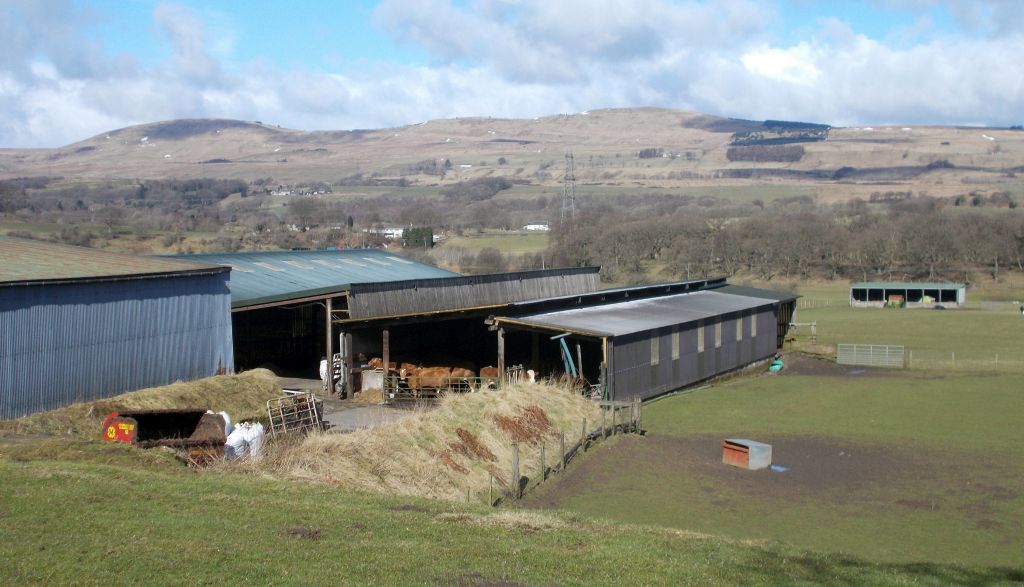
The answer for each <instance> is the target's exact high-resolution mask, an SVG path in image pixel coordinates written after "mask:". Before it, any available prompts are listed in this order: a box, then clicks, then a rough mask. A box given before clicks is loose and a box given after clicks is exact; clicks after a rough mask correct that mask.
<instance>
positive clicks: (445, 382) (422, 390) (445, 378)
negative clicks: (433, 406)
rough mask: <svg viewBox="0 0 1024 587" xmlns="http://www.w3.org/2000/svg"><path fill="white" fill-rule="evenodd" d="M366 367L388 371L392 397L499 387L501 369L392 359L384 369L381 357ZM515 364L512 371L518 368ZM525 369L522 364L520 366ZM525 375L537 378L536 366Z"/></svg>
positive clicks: (435, 395)
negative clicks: (534, 370) (416, 362)
mask: <svg viewBox="0 0 1024 587" xmlns="http://www.w3.org/2000/svg"><path fill="white" fill-rule="evenodd" d="M366 368H368V369H375V370H381V371H385V377H384V387H385V392H386V393H388V394H393V396H392V397H396V398H398V397H410V398H417V399H418V398H432V397H438V396H439V395H442V394H445V393H451V392H454V393H465V392H471V391H477V390H480V389H496V388H497V387H498V380H499V375H500V373H499V371H498V368H497V367H493V366H487V367H481V368H480V371H479V373H477V371H474V370H473V365H452V366H447V365H431V366H424V365H417V364H415V363H405V362H395V361H389V362H388V365H387V369H386V370H385V369H384V360H383V359H381V358H380V357H374V358H372V359H370V360H369V361H368V362H367V364H366ZM516 369H517V368H513V369H512V371H516ZM518 371H519V372H523V370H522V367H521V366H520V367H518ZM524 373H525V374H526V376H525V378H526V379H527V380H529V381H534V372H533V370H527V371H525V372H524Z"/></svg>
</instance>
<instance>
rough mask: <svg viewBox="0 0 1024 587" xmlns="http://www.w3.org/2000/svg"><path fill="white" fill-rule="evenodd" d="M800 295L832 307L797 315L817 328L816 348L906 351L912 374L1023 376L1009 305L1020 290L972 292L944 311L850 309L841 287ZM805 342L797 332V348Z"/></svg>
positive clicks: (1017, 323) (1015, 313)
mask: <svg viewBox="0 0 1024 587" xmlns="http://www.w3.org/2000/svg"><path fill="white" fill-rule="evenodd" d="M800 293H801V295H804V296H805V297H807V298H813V299H815V300H830V301H831V303H832V305H831V306H829V307H821V308H805V309H801V310H798V312H797V316H796V318H795V320H796V321H798V322H816V323H817V338H818V342H819V343H824V344H829V345H834V344H837V343H864V344H894V345H904V346H906V347H907V348H908V349H910V351H911V353H912V363H911V366H912V367H914V368H915V369H917V368H931V369H940V370H951V369H971V370H982V371H990V370H996V371H1005V370H1014V371H1018V372H1020V371H1024V344H1022V343H1024V337H1022V335H1021V332H1022V328H1024V318H1022V317H1021V316H1020V308H1019V306H1016V305H1014V304H1012V303H1011V302H1010V301H1009V300H1010V299H1021V300H1024V289H1013V288H1012V287H1009V288H1008V287H1000V288H998V289H997V288H989V289H983V290H981V291H980V292H978V291H975V290H973V289H972V290H970V291H969V292H968V295H967V299H968V303H967V307H966V308H963V309H958V310H945V311H935V310H920V309H915V310H897V309H876V308H851V307H850V306H849V305H848V304H847V297H846V296H847V286H846V285H845V284H833V285H815V286H811V287H804V288H801V290H800ZM997 300H1001V301H997ZM809 338H810V329H809V328H806V327H802V328H798V329H797V340H798V341H799V342H800V343H805V344H806V343H809Z"/></svg>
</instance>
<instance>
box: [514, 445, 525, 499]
mask: <svg viewBox="0 0 1024 587" xmlns="http://www.w3.org/2000/svg"><path fill="white" fill-rule="evenodd" d="M512 483H513V484H514V485H513V486H512V491H513V492H514V493H513V495H515V496H516V499H519V498H520V497H522V496H523V495H522V494H521V493H520V492H519V443H518V442H513V443H512Z"/></svg>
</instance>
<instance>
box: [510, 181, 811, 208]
mask: <svg viewBox="0 0 1024 587" xmlns="http://www.w3.org/2000/svg"><path fill="white" fill-rule="evenodd" d="M817 193H818V188H816V187H814V186H808V185H789V184H778V185H776V184H771V185H743V184H737V185H712V186H682V187H672V188H663V187H649V186H637V185H632V184H628V183H626V184H624V185H610V184H606V185H589V184H581V183H579V182H577V184H576V197H577V198H595V199H597V198H609V197H616V196H652V195H662V194H672V195H690V196H694V197H697V198H700V197H703V196H711V197H714V198H722V199H726V200H731V201H733V202H737V203H751V202H753V201H754V200H761V201H763V202H765V203H768V202H772V201H775V200H780V199H783V198H790V197H794V196H811V197H814V196H816V195H817ZM540 196H545V197H547V198H548V199H549V200H550V199H551V198H561V197H562V186H561V185H515V186H513V187H512V188H511V189H508V190H505V191H503V192H500V193H499V194H498V195H497V196H496V198H505V199H532V198H537V197H540ZM694 205H695V204H694Z"/></svg>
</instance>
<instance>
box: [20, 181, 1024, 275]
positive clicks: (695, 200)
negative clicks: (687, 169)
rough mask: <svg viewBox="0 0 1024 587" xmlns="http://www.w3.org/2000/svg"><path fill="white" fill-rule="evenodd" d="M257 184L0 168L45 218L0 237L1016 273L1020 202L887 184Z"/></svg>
mask: <svg viewBox="0 0 1024 587" xmlns="http://www.w3.org/2000/svg"><path fill="white" fill-rule="evenodd" d="M268 181H270V180H261V181H259V182H253V183H249V184H247V183H246V182H241V181H236V180H221V179H199V180H146V181H134V182H108V183H94V184H88V185H78V184H70V185H69V184H68V183H67V182H64V181H61V180H60V179H59V178H25V179H16V180H7V181H2V182H0V221H2V220H3V219H4V218H6V219H10V220H17V221H19V222H20V223H21V224H20V225H19V226H23V227H32V226H34V225H40V226H42V225H46V226H50V227H53V228H52V230H47V231H42V232H35V231H32V230H25V229H21V230H13V231H12V230H8V231H7V232H9V233H10V234H13V235H15V236H23V237H29V238H44V239H47V240H53V241H58V242H66V243H70V244H77V245H84V246H98V247H107V246H111V245H112V243H115V244H118V243H119V244H120V246H121V247H122V248H128V249H129V250H133V251H135V252H139V253H167V252H202V251H213V250H219V251H237V250H250V249H272V248H278V249H281V248H285V249H286V248H297V247H303V248H322V247H326V246H338V247H362V246H371V247H372V246H383V245H384V244H385V242H386V241H385V238H384V236H383V235H382V234H380V230H379V229H380V228H382V227H385V226H401V227H405V228H406V229H407V230H408V229H410V228H414V229H417V230H419V231H420V232H417V233H416V234H418V235H420V236H419V237H418V238H415V239H412V241H411V242H406V243H405V244H406V245H407V248H406V250H405V253H406V254H408V255H412V256H416V257H419V258H424V259H425V260H429V261H433V262H438V263H440V264H443V265H446V266H449V267H451V268H453V269H456V270H459V271H463V272H467V273H485V272H492V271H503V270H516V269H534V268H541V267H553V266H579V265H599V266H601V267H602V272H601V275H602V278H603V279H605V280H606V281H608V282H615V283H640V282H649V281H657V280H669V279H679V278H697V277H706V276H714V275H726V276H737V275H743V276H746V277H750V278H752V279H757V280H760V281H768V282H770V281H772V280H779V279H781V280H796V279H806V278H827V279H853V280H867V279H896V278H900V279H931V280H934V279H956V280H969V276H970V275H971V274H975V273H978V272H983V273H984V274H987V275H988V276H989V277H990V278H991V279H999V277H1000V275H1001V273H1002V272H1005V271H1008V270H1009V271H1024V214H1022V213H1021V210H1020V209H1019V208H1018V207H1017V200H1016V199H1015V197H1013V196H1011V195H1010V194H1008V193H1003V192H999V193H992V194H989V195H980V194H977V193H975V194H963V195H959V196H956V197H953V198H933V197H928V196H915V194H914V193H913V192H912V191H909V190H908V191H898V192H892V191H890V192H879V193H877V194H872V196H871V198H870V199H869V200H868V201H865V200H862V199H855V200H852V201H849V202H845V203H842V204H831V205H821V204H818V203H816V201H815V200H814V199H813V198H811V197H809V196H794V197H788V198H780V199H775V200H771V201H769V202H767V203H766V202H763V201H761V200H753V201H751V202H738V201H733V200H729V199H726V198H715V197H710V196H694V195H691V194H686V193H673V192H671V191H664V192H658V193H649V190H648V191H646V192H644V193H637V192H636V191H633V192H629V191H628V190H623V193H621V194H620V195H618V196H602V197H600V198H587V197H581V198H580V200H579V206H578V213H577V215H576V217H575V218H574V219H572V220H571V221H569V222H566V223H561V222H559V213H560V201H558V199H557V198H555V197H547V196H543V195H542V196H538V197H533V198H527V197H517V198H503V197H499V196H500V194H501V192H503V191H504V190H507V189H509V188H510V187H512V184H511V183H510V182H508V181H507V180H505V179H503V178H488V179H477V180H472V181H467V182H461V183H457V184H451V185H448V186H445V187H443V188H439V189H438V190H436V193H435V194H434V195H432V196H431V195H423V196H409V195H406V194H405V193H403V188H400V187H396V188H395V189H394V191H393V192H392V193H385V194H381V195H373V196H366V197H349V196H346V197H344V198H337V197H326V196H291V197H288V198H284V199H283V200H284V204H282V205H280V206H279V207H274V206H273V205H272V204H273V203H274V201H275V200H274V199H273V198H271V197H270V196H268V195H267V194H268V189H267V188H266V186H267V182H268ZM321 189H328V186H321ZM418 193H422V192H418ZM876 196H877V197H876ZM278 200H281V198H279V199H278ZM533 222H544V223H549V224H550V225H551V227H552V231H553V232H552V235H551V240H550V246H549V248H548V249H547V250H546V251H543V252H530V253H519V254H509V253H503V252H502V251H499V250H497V249H493V248H485V249H483V250H479V251H465V252H459V251H455V252H453V251H450V250H449V251H446V252H445V254H444V255H441V254H440V253H439V252H437V251H433V250H431V245H430V244H429V242H428V240H429V239H427V238H424V237H423V235H424V234H437V235H441V236H442V237H444V236H452V235H462V234H466V235H472V234H475V233H479V232H480V231H484V230H491V231H512V230H516V229H518V228H520V227H522V226H524V225H526V224H529V223H533ZM196 235H203V238H202V239H198V240H197V238H195V236H196ZM397 245H398V243H393V244H392V246H397Z"/></svg>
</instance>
